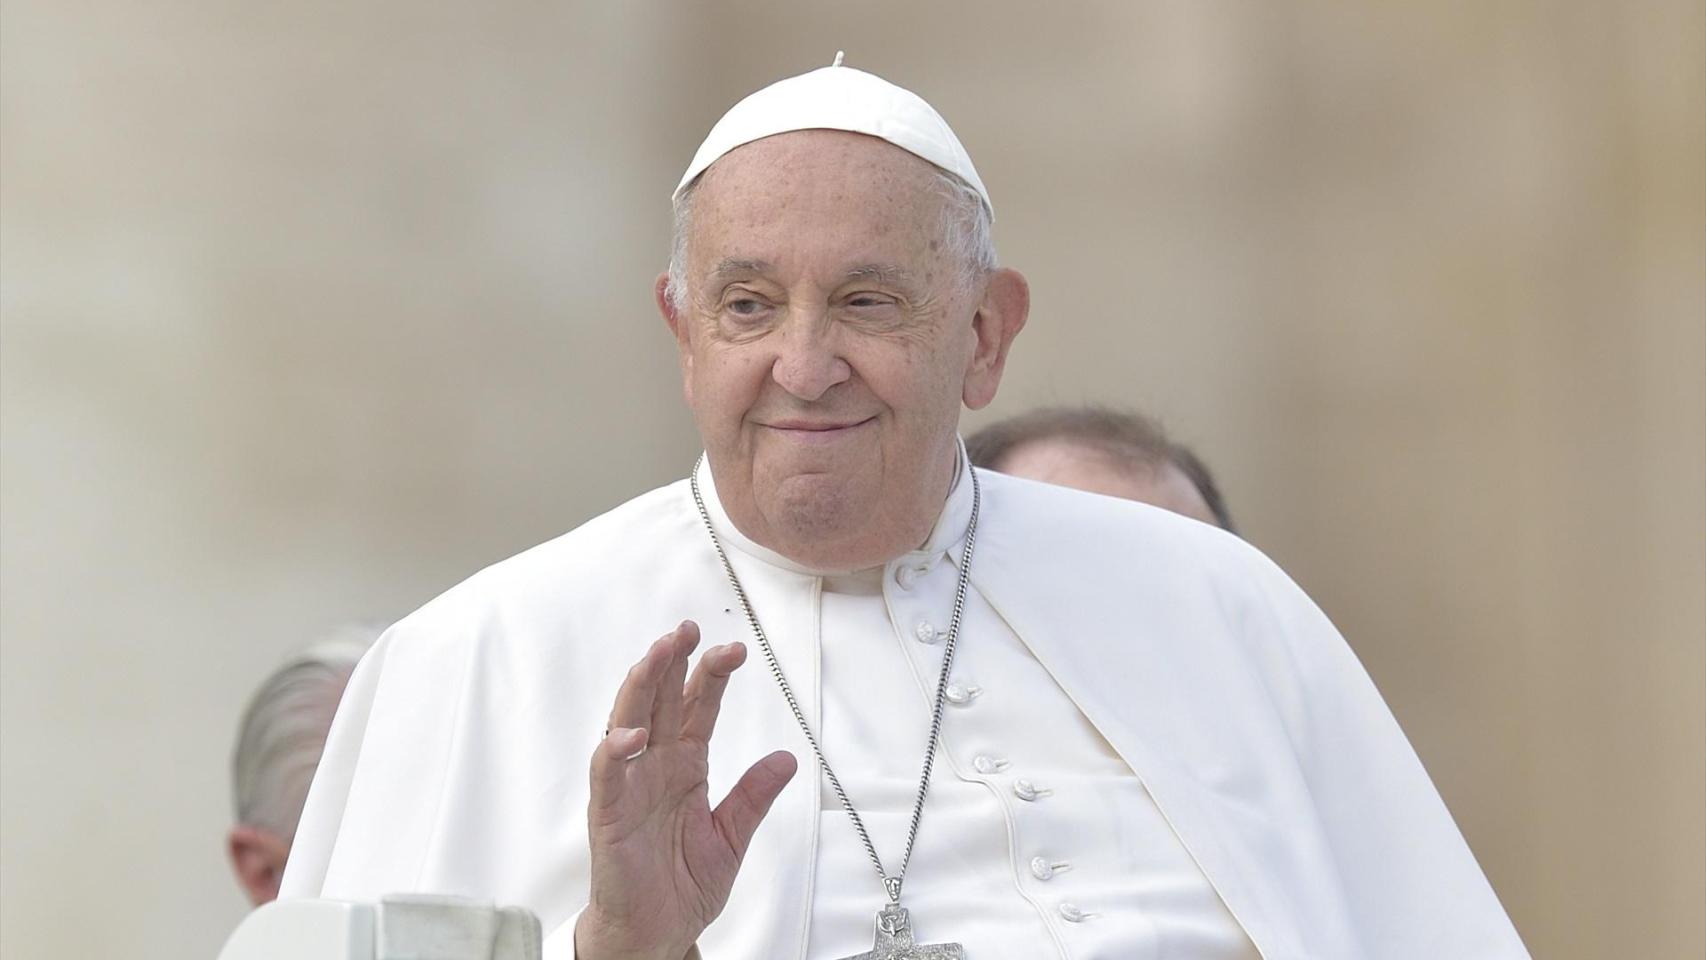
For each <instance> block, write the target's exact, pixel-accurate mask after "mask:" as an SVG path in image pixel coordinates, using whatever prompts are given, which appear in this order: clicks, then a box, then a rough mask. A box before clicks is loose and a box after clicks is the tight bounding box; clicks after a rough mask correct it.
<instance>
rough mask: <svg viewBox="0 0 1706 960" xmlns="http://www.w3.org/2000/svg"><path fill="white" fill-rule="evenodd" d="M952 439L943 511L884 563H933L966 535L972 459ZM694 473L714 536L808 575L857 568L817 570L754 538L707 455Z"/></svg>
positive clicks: (961, 442)
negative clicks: (726, 500)
mask: <svg viewBox="0 0 1706 960" xmlns="http://www.w3.org/2000/svg"><path fill="white" fill-rule="evenodd" d="M954 443H955V448H956V449H955V458H956V459H955V471H954V482H953V484H952V485H951V486H950V487H949V488H948V498H947V500H946V501H945V502H944V503H943V504H942V513H941V514H940V515H939V516H938V517H937V518H936V524H935V526H933V527H932V528H931V529H930V535H929V536H928V537H925V538H924V543H923V544H922V545H920V546H919V547H918V549H916V550H911V551H908V552H907V553H903V554H901V555H900V556H898V557H895V558H894V559H892V560H890V561H889V562H888V563H887V564H885V567H895V566H904V565H908V564H924V565H928V564H931V563H934V562H935V560H936V559H937V558H938V557H940V556H942V555H943V554H944V553H950V554H951V552H952V551H953V550H955V549H956V548H957V547H958V546H959V544H960V542H961V541H963V540H964V539H965V536H966V528H967V527H968V526H969V525H970V524H971V508H972V486H971V477H970V476H969V474H970V473H971V459H970V458H969V457H967V456H966V444H965V441H964V440H963V439H960V438H958V437H956V438H955V441H954ZM696 475H697V476H698V478H699V487H700V489H701V490H702V491H703V492H704V495H705V512H706V513H708V514H710V515H711V526H712V527H713V528H714V529H715V530H716V531H717V536H718V537H720V538H721V539H722V540H723V542H724V543H726V544H728V545H730V546H732V547H734V548H735V549H737V550H739V551H740V552H742V553H744V554H746V555H748V556H750V557H752V558H754V559H756V560H760V561H762V562H764V563H766V564H769V565H770V566H773V567H776V568H778V569H781V570H787V571H789V572H791V573H797V574H802V575H804V576H808V577H821V576H829V575H839V574H847V573H854V572H856V571H847V570H819V569H815V568H812V567H808V566H806V565H804V564H801V563H797V562H795V561H793V560H790V559H788V558H787V557H784V556H783V555H781V554H780V553H777V552H776V551H774V550H771V549H770V548H769V547H765V546H762V545H760V544H758V543H756V542H754V541H753V540H751V539H750V538H748V537H747V536H746V535H745V534H743V533H741V532H740V530H739V529H738V528H736V527H735V525H734V522H733V521H731V520H730V519H729V515H728V512H727V511H725V510H724V509H723V501H722V497H720V496H719V495H718V494H717V482H716V479H715V478H714V477H712V476H711V460H710V458H709V457H701V458H700V460H699V466H698V469H697V472H696Z"/></svg>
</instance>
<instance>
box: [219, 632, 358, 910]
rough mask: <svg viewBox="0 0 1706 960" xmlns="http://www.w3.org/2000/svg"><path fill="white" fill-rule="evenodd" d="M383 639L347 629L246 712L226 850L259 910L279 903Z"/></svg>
mask: <svg viewBox="0 0 1706 960" xmlns="http://www.w3.org/2000/svg"><path fill="white" fill-rule="evenodd" d="M377 635H378V631H376V630H370V629H365V628H358V627H346V628H344V629H342V630H340V631H338V632H337V634H336V635H334V636H332V637H328V638H327V639H325V640H323V641H321V642H319V643H315V644H313V645H311V646H308V647H306V648H304V649H302V650H301V651H298V652H297V653H295V654H293V655H292V656H291V657H290V658H289V659H288V660H286V661H285V662H284V663H283V664H280V665H279V667H278V669H276V670H274V671H273V672H272V674H271V675H270V676H268V677H267V678H266V680H265V681H264V682H262V683H261V686H260V688H259V689H257V690H256V691H255V693H254V695H253V696H251V697H250V698H249V705H248V707H247V708H246V709H245V710H244V711H243V726H242V728H241V730H240V731H239V732H238V734H237V748H236V750H235V751H234V752H233V753H232V756H231V774H232V798H233V800H234V801H235V806H236V817H237V819H236V823H235V824H234V825H233V826H232V827H231V831H230V833H229V835H228V836H227V838H226V846H227V848H228V851H229V853H230V855H231V868H232V870H234V871H235V872H236V874H237V882H238V883H240V884H241V885H242V887H243V890H244V892H245V893H247V894H248V896H249V901H250V902H251V903H253V904H254V905H256V906H260V905H261V904H263V903H266V902H267V901H269V900H273V899H275V898H277V896H278V884H279V880H280V879H281V878H282V877H283V876H284V863H285V860H286V859H287V858H288V857H289V856H290V843H291V841H292V840H293V839H295V837H296V822H297V820H298V819H300V818H301V816H302V805H303V803H304V802H305V801H306V800H307V798H308V785H309V783H311V782H312V781H313V779H314V770H315V769H316V768H317V767H318V766H319V765H320V754H321V752H322V751H324V750H325V748H326V732H327V731H328V730H329V729H330V728H331V726H332V716H333V715H334V714H336V713H337V709H338V701H339V700H340V699H342V697H343V693H344V687H345V686H346V685H347V684H348V683H349V678H350V674H351V673H352V672H354V670H355V665H356V662H357V661H359V660H360V659H361V655H362V654H363V653H366V652H367V648H368V646H369V645H370V644H372V642H373V640H374V638H375V637H376V636H377Z"/></svg>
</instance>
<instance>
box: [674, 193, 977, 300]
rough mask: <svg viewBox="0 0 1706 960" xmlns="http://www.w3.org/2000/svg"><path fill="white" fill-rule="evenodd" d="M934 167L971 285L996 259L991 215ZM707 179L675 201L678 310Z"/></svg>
mask: <svg viewBox="0 0 1706 960" xmlns="http://www.w3.org/2000/svg"><path fill="white" fill-rule="evenodd" d="M931 171H932V172H933V173H934V174H935V175H936V177H935V180H934V186H935V189H936V193H937V195H938V196H940V197H941V198H942V200H943V204H942V231H943V237H944V242H943V249H944V250H945V251H946V252H947V254H948V255H949V256H950V257H951V258H953V259H955V260H957V261H959V263H960V264H961V265H962V269H961V273H960V277H959V282H960V283H961V284H962V286H961V289H962V290H964V289H969V288H970V287H972V286H973V285H975V284H976V283H977V282H978V281H979V280H982V279H983V277H984V276H985V275H986V274H988V273H989V272H990V271H991V270H994V269H995V267H996V265H997V263H998V261H997V260H996V257H995V234H994V229H993V226H994V224H993V217H992V215H991V214H990V212H989V208H988V207H987V206H985V205H984V203H983V197H982V195H981V194H979V193H978V192H977V188H975V187H973V186H972V185H971V184H969V183H967V182H966V181H964V180H962V179H961V178H960V177H958V176H956V175H954V174H952V173H949V172H948V171H946V170H943V169H942V168H940V167H931ZM707 172H708V171H707ZM704 181H705V176H704V174H700V175H699V177H698V178H697V179H695V180H694V181H693V182H692V183H690V184H688V185H687V189H685V190H683V191H681V195H680V196H679V197H677V198H676V201H675V208H674V225H673V228H672V229H671V231H670V248H669V287H668V294H669V302H670V303H671V304H673V305H674V306H675V308H676V309H677V310H680V309H682V308H683V307H685V306H686V305H687V236H688V234H689V233H691V232H692V227H693V195H694V194H695V193H696V192H697V191H698V189H699V185H700V184H701V183H703V182H704Z"/></svg>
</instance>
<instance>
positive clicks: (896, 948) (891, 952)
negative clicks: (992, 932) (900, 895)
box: [843, 903, 966, 960]
mask: <svg viewBox="0 0 1706 960" xmlns="http://www.w3.org/2000/svg"><path fill="white" fill-rule="evenodd" d="M965 956H966V948H965V947H962V946H960V945H959V944H957V943H925V944H917V943H913V942H912V921H911V920H910V919H908V917H907V915H906V908H904V907H898V906H895V905H894V904H892V903H891V904H889V905H888V906H886V907H884V908H883V912H882V913H879V914H877V942H876V943H875V944H873V945H872V946H871V949H870V950H869V951H868V952H866V953H859V954H854V955H853V956H851V957H845V958H843V960H965Z"/></svg>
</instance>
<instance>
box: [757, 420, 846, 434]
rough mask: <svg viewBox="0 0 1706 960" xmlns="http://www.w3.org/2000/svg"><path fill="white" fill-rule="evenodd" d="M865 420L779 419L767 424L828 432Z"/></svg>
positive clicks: (790, 428) (782, 427)
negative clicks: (835, 421) (833, 421)
mask: <svg viewBox="0 0 1706 960" xmlns="http://www.w3.org/2000/svg"><path fill="white" fill-rule="evenodd" d="M864 422H865V421H864V420H849V421H846V422H844V423H819V422H814V421H807V420H777V421H775V422H773V423H767V424H765V426H767V427H770V428H771V429H773V430H801V431H804V432H806V433H827V432H829V431H832V430H846V429H847V428H849V427H856V426H858V425H859V424H861V423H864Z"/></svg>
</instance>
